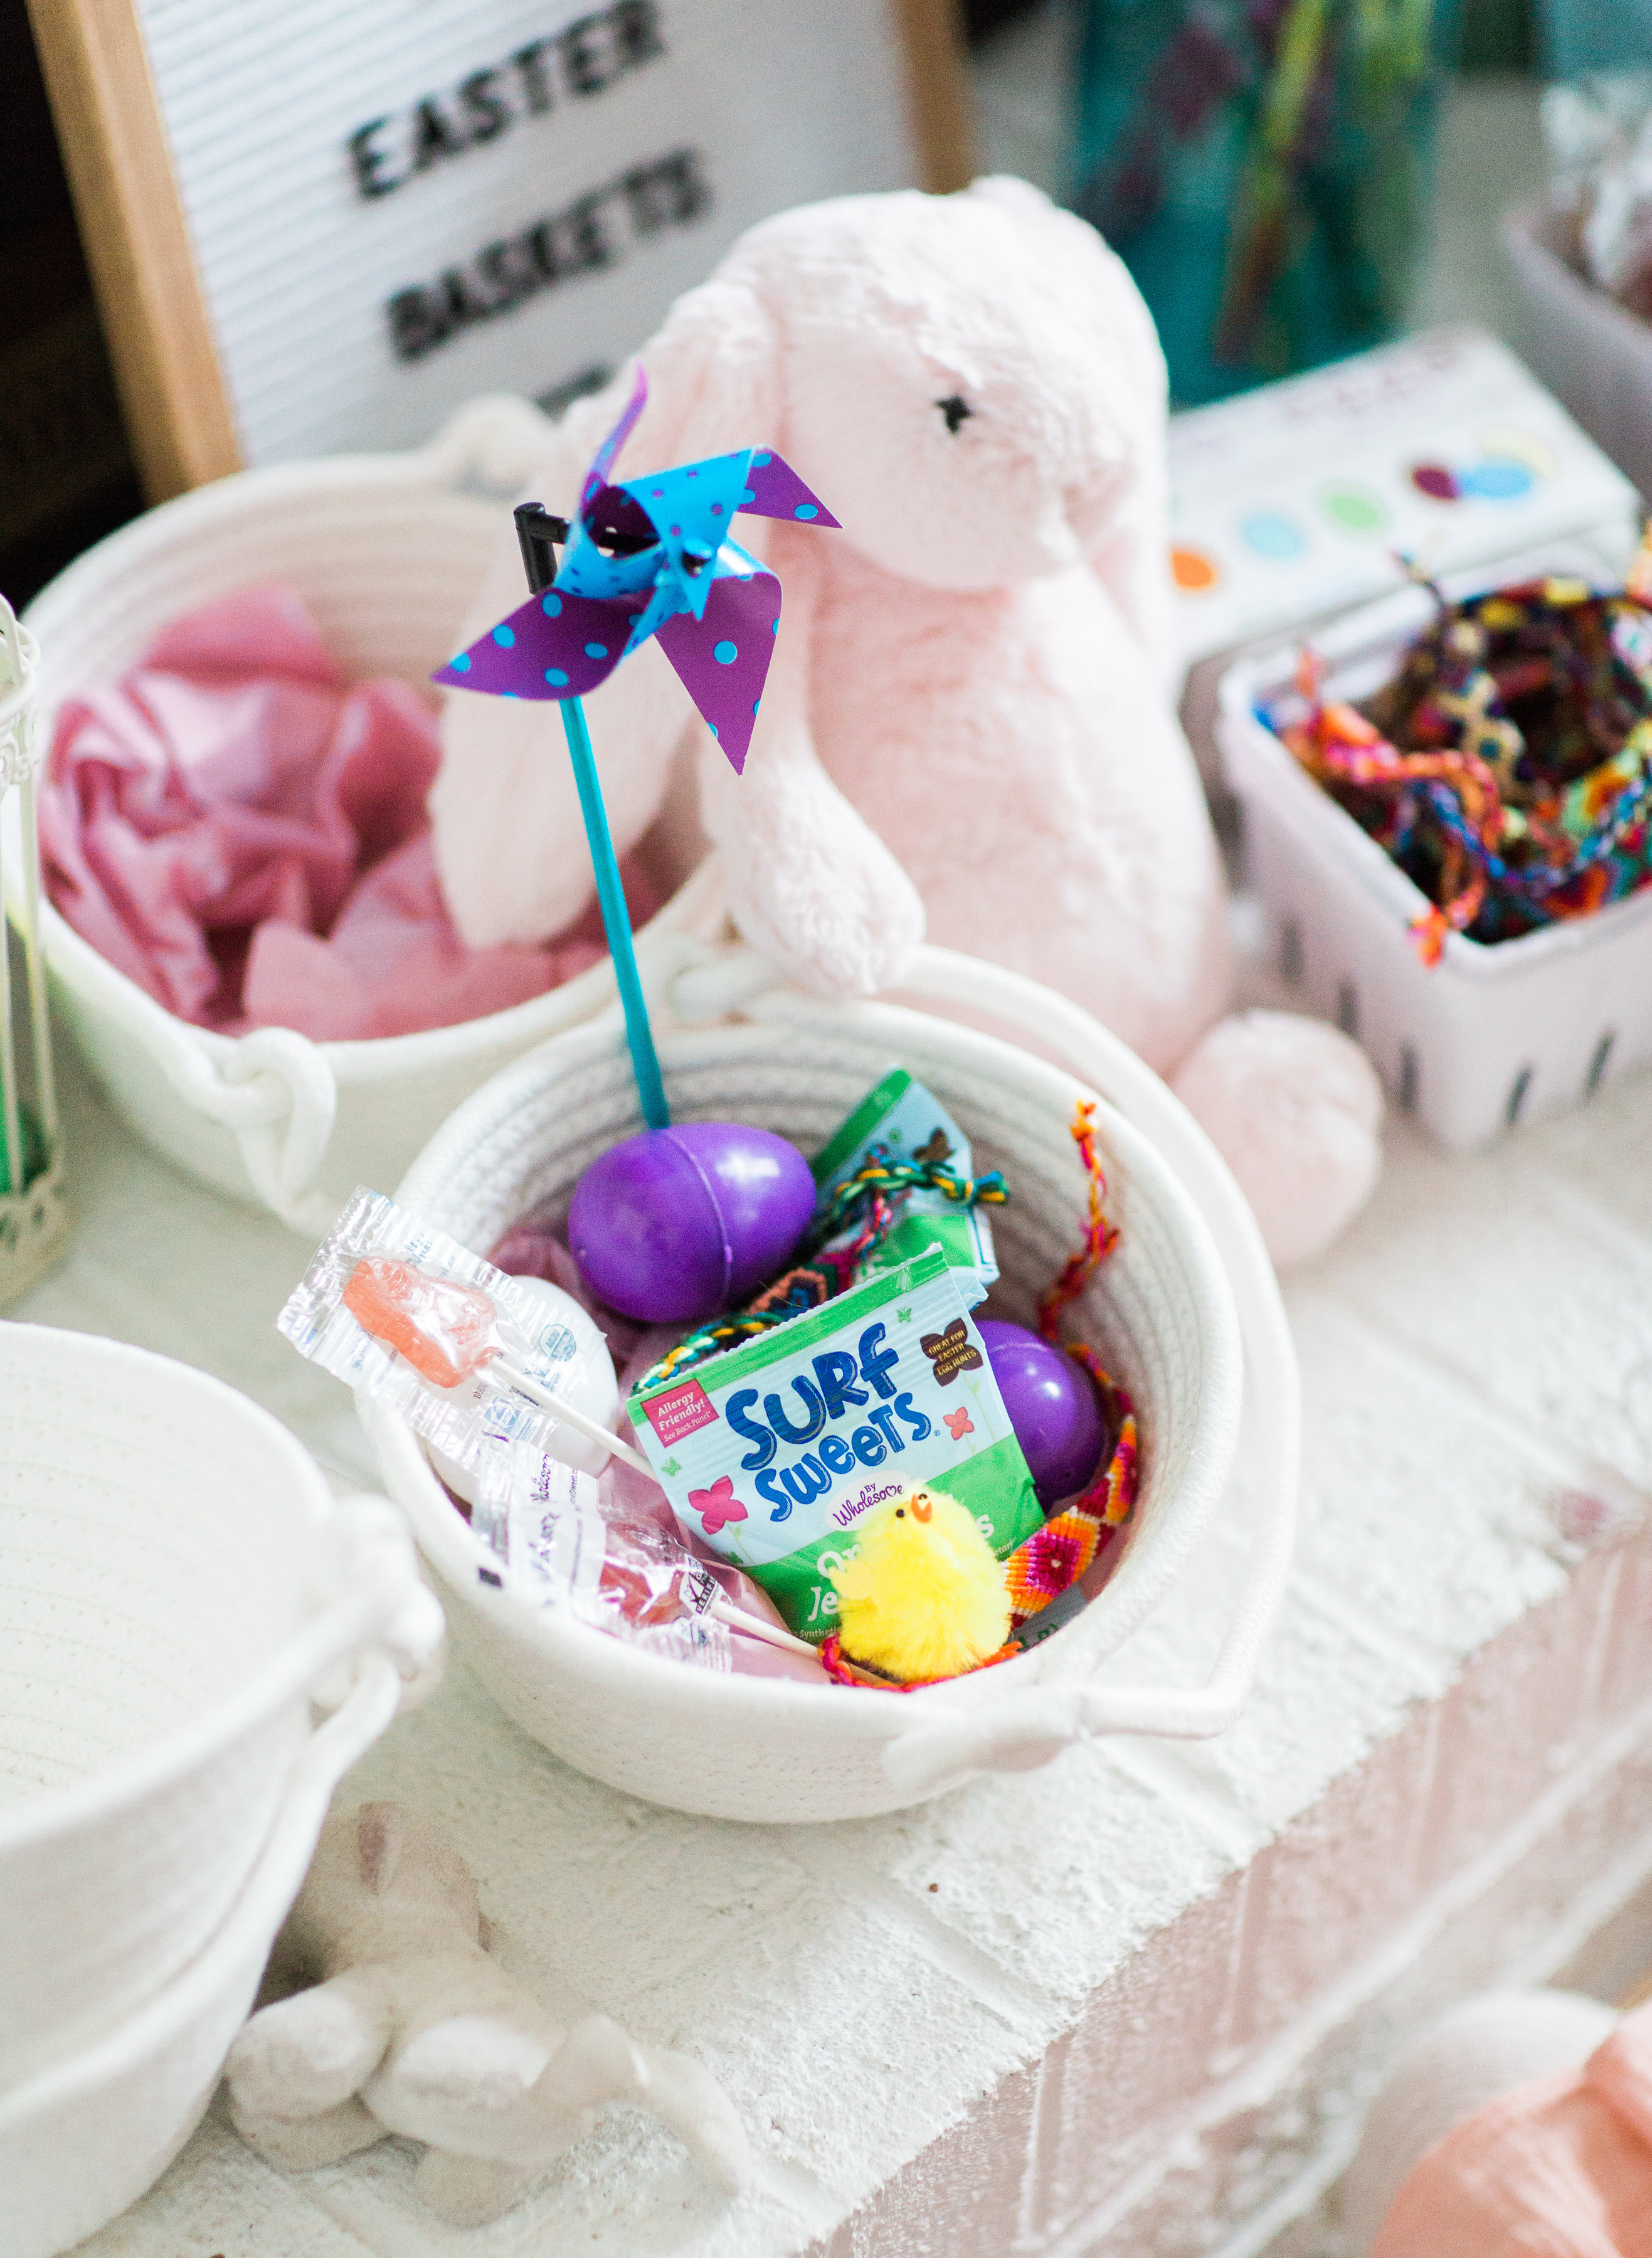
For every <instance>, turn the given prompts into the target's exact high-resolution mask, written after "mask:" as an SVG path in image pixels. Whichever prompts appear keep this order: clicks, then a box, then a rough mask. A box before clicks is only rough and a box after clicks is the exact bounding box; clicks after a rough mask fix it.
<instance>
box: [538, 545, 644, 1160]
mask: <svg viewBox="0 0 1652 2258" xmlns="http://www.w3.org/2000/svg"><path fill="white" fill-rule="evenodd" d="M516 534H517V538H518V540H519V541H520V542H521V550H522V563H523V564H524V566H525V567H526V568H527V572H528V590H529V592H530V593H532V594H534V595H538V594H539V593H541V592H542V590H544V589H546V588H549V586H550V584H551V581H552V580H553V579H554V578H555V577H556V550H555V547H554V543H557V541H565V540H566V539H567V537H568V526H567V522H566V521H565V520H564V519H563V518H559V517H552V516H551V515H550V514H549V511H547V510H544V509H542V508H540V506H539V504H538V503H537V502H524V503H522V504H521V507H520V508H518V510H517V512H516ZM560 702H561V705H562V726H563V731H564V735H565V736H566V737H567V740H568V757H569V758H570V760H571V762H572V763H573V771H574V784H575V785H576V787H577V788H578V793H579V812H580V813H581V814H582V815H583V816H584V817H585V839H586V842H587V843H588V845H589V847H590V849H591V867H592V870H593V871H594V872H595V874H596V880H597V902H598V905H599V908H600V909H601V912H602V928H603V931H604V932H605V933H606V935H607V937H608V954H609V955H610V956H611V957H612V958H613V976H614V979H615V981H616V982H617V983H618V984H619V990H620V1008H621V1010H622V1011H623V1012H624V1013H625V1039H626V1042H627V1045H628V1046H629V1048H630V1052H631V1071H632V1074H633V1075H634V1076H635V1078H636V1086H637V1097H639V1099H640V1100H641V1101H642V1118H643V1119H644V1120H645V1121H646V1122H647V1123H648V1125H649V1128H650V1129H669V1128H670V1125H671V1110H670V1106H669V1105H667V1104H666V1102H665V1084H664V1083H663V1081H662V1080H661V1078H660V1061H659V1055H658V1054H657V1052H656V1050H655V1047H654V1030H653V1028H652V1027H651V1026H649V1007H648V1005H647V1004H646V1003H645V1002H644V1001H643V998H642V976H641V975H640V974H639V972H638V970H637V957H636V948H635V944H634V942H633V941H632V939H631V912H630V911H629V910H628V909H627V906H626V899H625V888H624V886H623V885H622V884H621V883H620V863H619V859H618V857H617V856H615V854H614V851H613V833H612V832H611V831H610V830H609V828H608V811H607V809H606V807H605V806H603V802H602V785H601V784H600V782H599V778H598V776H597V756H596V755H595V753H594V752H592V749H591V732H590V730H589V729H588V728H586V726H585V707H584V705H583V703H582V702H581V700H580V699H578V698H564V699H562V700H561V701H560Z"/></svg>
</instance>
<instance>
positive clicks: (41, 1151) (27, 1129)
mask: <svg viewBox="0 0 1652 2258" xmlns="http://www.w3.org/2000/svg"><path fill="white" fill-rule="evenodd" d="M18 1135H19V1140H20V1141H21V1143H22V1146H23V1182H22V1184H21V1186H20V1187H19V1188H18V1189H21V1190H24V1191H27V1189H28V1188H29V1186H30V1185H31V1184H32V1183H33V1182H34V1181H35V1179H36V1177H37V1176H43V1175H45V1174H46V1164H47V1162H48V1161H49V1160H50V1158H51V1155H50V1154H48V1153H47V1151H46V1139H45V1137H44V1136H43V1135H42V1134H41V1133H40V1125H39V1122H38V1121H37V1120H36V1119H35V1118H34V1109H33V1107H32V1106H30V1105H23V1104H20V1105H19V1106H18ZM11 1189H12V1183H11V1152H10V1150H9V1148H8V1145H7V1140H6V1135H5V1132H4V1128H0V1197H4V1195H5V1194H6V1193H7V1192H9V1191H11Z"/></svg>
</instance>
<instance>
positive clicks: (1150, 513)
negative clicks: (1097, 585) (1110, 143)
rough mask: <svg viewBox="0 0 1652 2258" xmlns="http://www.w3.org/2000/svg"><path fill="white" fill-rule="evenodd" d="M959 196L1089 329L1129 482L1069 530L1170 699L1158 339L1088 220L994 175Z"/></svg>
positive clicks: (1176, 672)
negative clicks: (1005, 236) (990, 221)
mask: <svg viewBox="0 0 1652 2258" xmlns="http://www.w3.org/2000/svg"><path fill="white" fill-rule="evenodd" d="M965 193H966V195H970V196H974V197H976V198H978V199H979V200H980V201H981V202H983V203H988V204H990V205H991V206H992V207H993V209H995V210H996V211H998V212H1001V213H1002V214H1003V216H1004V217H1006V218H1008V219H1010V221H1012V222H1013V223H1014V224H1015V225H1016V226H1017V229H1018V230H1019V231H1021V233H1022V235H1023V236H1024V237H1025V242H1026V246H1027V254H1028V258H1029V260H1030V261H1032V262H1035V263H1036V264H1037V265H1039V266H1042V267H1043V268H1044V269H1045V270H1046V272H1047V273H1048V274H1049V275H1050V277H1051V279H1052V280H1053V281H1055V282H1057V283H1058V284H1059V287H1060V289H1061V291H1062V293H1063V295H1064V296H1065V297H1066V298H1067V302H1069V304H1070V305H1071V307H1072V309H1073V311H1074V316H1075V317H1077V318H1081V319H1085V320H1087V321H1088V323H1089V325H1090V327H1091V328H1092V329H1093V330H1095V344H1096V351H1095V384H1096V386H1097V387H1098V388H1099V390H1100V392H1101V394H1102V396H1103V401H1104V403H1105V407H1106V411H1107V414H1108V416H1109V418H1110V421H1111V422H1113V423H1114V425H1115V426H1116V427H1117V430H1119V431H1120V432H1121V433H1122V434H1124V438H1125V442H1126V444H1127V445H1128V447H1129V450H1130V453H1131V472H1132V475H1131V480H1130V483H1129V486H1128V489H1127V491H1126V492H1125V493H1124V498H1123V501H1118V500H1117V498H1116V493H1115V491H1114V490H1113V489H1112V487H1111V486H1110V488H1109V492H1108V493H1107V494H1106V496H1105V497H1104V498H1103V497H1102V496H1100V495H1097V496H1096V497H1095V499H1094V501H1087V498H1086V496H1085V495H1084V494H1083V493H1075V494H1074V496H1073V498H1072V501H1071V504H1070V508H1071V513H1072V517H1073V522H1074V529H1075V530H1076V531H1077V533H1078V535H1079V536H1080V538H1081V541H1082V542H1083V543H1084V546H1085V550H1086V552H1087V554H1088V557H1089V560H1090V564H1091V568H1092V570H1093V571H1094V572H1095V576H1096V578H1097V579H1099V580H1100V581H1101V582H1102V584H1103V586H1104V587H1105V588H1106V589H1107V591H1108V593H1109V594H1110V596H1111V597H1112V599H1113V600H1114V602H1115V603H1116V604H1117V606H1118V608H1119V610H1120V611H1121V612H1122V613H1123V614H1124V618H1125V621H1126V622H1127V623H1128V625H1129V626H1130V627H1131V628H1132V629H1133V630H1134V632H1135V634H1136V636H1137V638H1138V641H1139V642H1140V643H1141V644H1142V646H1143V648H1144V650H1145V651H1146V652H1147V654H1148V656H1149V657H1150V658H1151V660H1152V664H1153V667H1154V671H1155V672H1156V673H1157V675H1158V676H1159V678H1160V680H1161V681H1162V682H1163V684H1164V685H1165V688H1166V691H1167V692H1169V693H1170V694H1171V695H1172V696H1174V695H1175V693H1176V691H1177V688H1178V686H1179V680H1180V675H1181V665H1180V661H1179V658H1178V656H1177V650H1176V640H1175V625H1174V596H1173V592H1172V588H1171V583H1170V506H1169V493H1168V480H1167V476H1166V471H1167V465H1166V449H1165V433H1166V423H1167V421H1168V417H1169V406H1170V399H1169V392H1170V387H1169V379H1168V376H1167V373H1166V368H1165V356H1164V351H1163V349H1162V347H1161V346H1160V344H1159V332H1158V330H1156V329H1155V328H1154V326H1153V317H1152V314H1151V313H1149V311H1148V310H1147V302H1146V300H1145V298H1144V297H1143V296H1142V295H1141V292H1140V291H1139V290H1138V288H1137V287H1136V284H1135V281H1134V280H1133V279H1132V277H1131V273H1130V270H1129V268H1128V267H1127V266H1125V264H1124V260H1123V259H1121V258H1120V257H1119V256H1118V254H1117V252H1116V251H1113V250H1112V249H1110V246H1109V245H1108V244H1107V243H1106V242H1105V241H1104V240H1103V238H1102V236H1101V235H1100V234H1099V233H1098V231H1096V230H1095V228H1093V227H1092V226H1091V225H1090V224H1089V222H1088V220H1084V219H1080V218H1079V217H1078V215H1077V214H1076V213H1075V212H1070V211H1063V210H1061V209H1060V207H1059V206H1058V205H1055V204H1053V203H1052V202H1051V201H1050V199H1049V197H1048V196H1046V195H1045V194H1044V192H1043V190H1042V189H1040V188H1033V187H1032V186H1031V185H1030V184H1029V183H1028V182H1027V181H1017V180H1013V179H1010V178H1009V177H1007V176H999V175H994V176H991V177H989V178H987V179H983V180H979V181H975V184H974V185H973V187H971V188H968V189H967V190H966V191H965Z"/></svg>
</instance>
